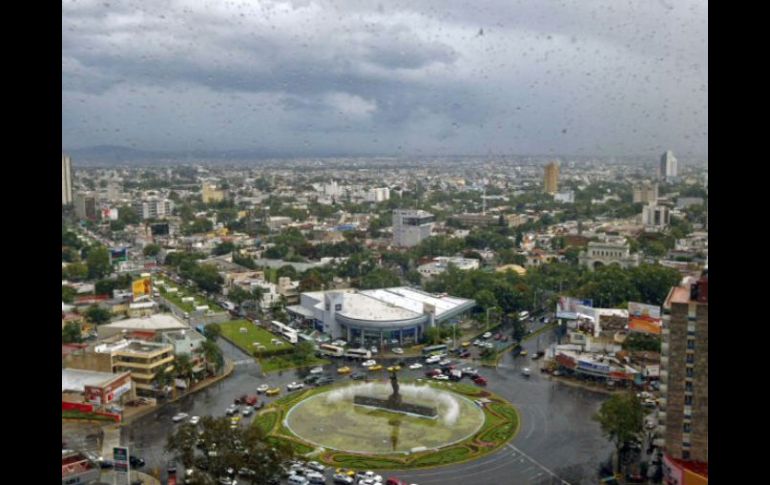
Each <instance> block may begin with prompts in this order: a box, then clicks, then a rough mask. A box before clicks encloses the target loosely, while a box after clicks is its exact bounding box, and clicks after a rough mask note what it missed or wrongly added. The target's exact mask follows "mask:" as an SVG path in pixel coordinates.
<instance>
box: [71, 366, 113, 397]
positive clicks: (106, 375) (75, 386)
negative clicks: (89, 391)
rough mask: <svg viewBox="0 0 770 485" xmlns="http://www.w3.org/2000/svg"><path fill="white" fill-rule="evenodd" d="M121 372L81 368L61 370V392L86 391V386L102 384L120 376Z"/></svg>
mask: <svg viewBox="0 0 770 485" xmlns="http://www.w3.org/2000/svg"><path fill="white" fill-rule="evenodd" d="M120 376H121V375H120V374H112V373H110V372H96V371H91V370H81V369H62V370H61V392H67V391H70V392H84V391H85V386H102V385H104V384H106V383H108V382H110V381H112V380H114V379H117V378H118V377H120Z"/></svg>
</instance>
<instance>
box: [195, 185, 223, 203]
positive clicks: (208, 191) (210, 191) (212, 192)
mask: <svg viewBox="0 0 770 485" xmlns="http://www.w3.org/2000/svg"><path fill="white" fill-rule="evenodd" d="M225 195H226V194H225V191H224V190H222V189H218V188H217V186H216V185H215V184H210V183H204V184H203V185H202V187H201V199H202V200H203V203H204V204H210V203H212V202H222V201H223V200H224V198H225Z"/></svg>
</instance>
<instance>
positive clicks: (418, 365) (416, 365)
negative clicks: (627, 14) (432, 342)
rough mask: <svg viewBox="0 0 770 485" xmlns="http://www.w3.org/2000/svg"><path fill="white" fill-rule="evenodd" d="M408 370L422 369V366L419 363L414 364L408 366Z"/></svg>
mask: <svg viewBox="0 0 770 485" xmlns="http://www.w3.org/2000/svg"><path fill="white" fill-rule="evenodd" d="M409 368H410V369H412V370H414V369H422V364H420V363H419V362H415V363H414V364H412V365H410V366H409Z"/></svg>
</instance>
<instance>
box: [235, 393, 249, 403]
mask: <svg viewBox="0 0 770 485" xmlns="http://www.w3.org/2000/svg"><path fill="white" fill-rule="evenodd" d="M248 398H249V396H247V395H246V394H244V395H243V396H241V397H239V398H236V399H235V404H242V403H245V402H246V399H248Z"/></svg>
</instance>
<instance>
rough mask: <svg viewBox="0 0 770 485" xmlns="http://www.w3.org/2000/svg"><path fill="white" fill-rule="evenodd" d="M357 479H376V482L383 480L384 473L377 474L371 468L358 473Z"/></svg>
mask: <svg viewBox="0 0 770 485" xmlns="http://www.w3.org/2000/svg"><path fill="white" fill-rule="evenodd" d="M356 479H359V480H374V481H375V482H381V481H382V475H377V474H376V473H374V472H373V471H371V470H367V471H365V472H358V473H356Z"/></svg>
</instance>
